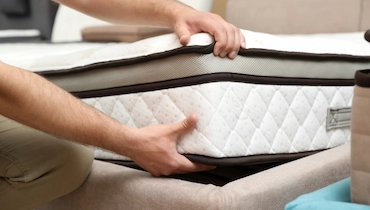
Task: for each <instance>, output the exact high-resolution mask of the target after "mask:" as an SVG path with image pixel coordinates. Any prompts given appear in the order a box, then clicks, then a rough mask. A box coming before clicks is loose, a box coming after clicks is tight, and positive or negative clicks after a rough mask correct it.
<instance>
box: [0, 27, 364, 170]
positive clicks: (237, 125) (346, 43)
mask: <svg viewBox="0 0 370 210" xmlns="http://www.w3.org/2000/svg"><path fill="white" fill-rule="evenodd" d="M243 33H244V35H245V37H246V40H247V46H248V49H246V50H241V52H240V56H238V57H237V58H236V59H235V60H228V59H221V58H218V57H215V56H213V54H212V44H213V39H212V38H211V37H210V36H209V35H207V34H197V35H194V36H193V37H192V41H191V43H190V44H189V45H188V46H186V47H181V45H180V44H179V42H178V40H177V38H176V36H175V35H173V34H169V35H164V36H160V37H154V38H151V39H147V40H143V41H139V42H136V43H132V44H126V43H60V44H56V43H54V44H50V43H49V44H48V43H31V44H14V43H13V44H1V45H0V60H2V61H3V62H5V63H9V64H12V65H15V66H19V67H22V68H25V69H28V70H31V71H34V72H37V73H40V74H43V75H44V76H45V77H47V78H48V79H49V80H51V81H52V82H54V83H56V84H57V85H59V86H61V87H63V88H64V89H66V90H68V91H70V92H72V93H74V94H75V95H77V96H79V97H81V98H82V100H83V101H84V102H86V103H87V104H89V105H91V106H93V107H95V108H97V109H99V110H101V111H103V112H104V113H106V114H108V115H110V116H112V117H113V118H116V119H117V120H119V121H120V122H122V123H124V124H127V125H129V126H133V127H143V126H147V125H150V124H153V123H174V122H178V121H180V120H182V119H184V118H185V116H187V115H189V114H191V113H195V114H196V115H197V116H198V118H199V123H198V125H197V127H196V129H195V130H194V131H192V132H191V133H189V134H187V135H185V136H183V138H182V139H181V141H180V142H179V144H178V151H179V152H180V153H182V154H186V155H187V156H188V157H189V158H191V159H193V160H195V161H199V162H204V163H209V164H216V165H217V164H221V165H222V164H224V165H225V164H226V165H230V164H246V163H258V162H265V161H275V160H278V159H286V158H289V157H290V156H294V155H297V154H298V156H299V155H300V154H302V155H304V154H308V153H309V152H313V151H320V150H324V149H327V148H332V147H335V146H338V145H341V144H345V143H347V142H348V141H349V140H350V128H349V121H350V106H351V100H352V91H353V87H352V86H353V84H354V83H353V78H354V72H355V71H356V70H359V69H364V68H370V44H369V43H367V42H366V41H365V40H364V39H363V33H351V34H331V35H329V34H319V35H306V36H304V35H296V36H272V35H268V34H262V33H255V32H251V31H243ZM96 158H99V159H114V160H127V158H125V157H122V156H119V155H116V154H113V153H111V152H109V151H104V150H101V149H99V148H97V149H96Z"/></svg>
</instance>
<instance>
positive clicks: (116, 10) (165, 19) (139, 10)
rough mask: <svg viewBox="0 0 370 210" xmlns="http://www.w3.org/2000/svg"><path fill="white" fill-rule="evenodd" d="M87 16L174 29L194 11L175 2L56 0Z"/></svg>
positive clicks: (115, 21)
mask: <svg viewBox="0 0 370 210" xmlns="http://www.w3.org/2000/svg"><path fill="white" fill-rule="evenodd" d="M56 1H57V2H59V3H62V4H64V5H67V6H69V7H71V8H74V9H76V10H79V11H81V12H83V13H85V14H87V15H90V16H93V17H96V18H99V19H102V20H105V21H108V22H111V23H116V24H142V25H160V26H168V27H174V25H175V22H176V19H177V17H178V16H179V15H181V14H184V13H187V12H192V11H193V9H192V8H190V7H188V6H186V5H184V4H182V3H180V2H178V1H175V0H104V1H102V0H56Z"/></svg>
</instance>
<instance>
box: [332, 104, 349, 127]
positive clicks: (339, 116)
mask: <svg viewBox="0 0 370 210" xmlns="http://www.w3.org/2000/svg"><path fill="white" fill-rule="evenodd" d="M350 125H351V107H335V108H328V115H327V117H326V130H330V129H335V128H342V127H348V126H350Z"/></svg>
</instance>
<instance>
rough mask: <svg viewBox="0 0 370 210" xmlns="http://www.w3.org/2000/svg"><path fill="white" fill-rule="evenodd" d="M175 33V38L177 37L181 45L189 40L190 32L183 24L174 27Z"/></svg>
mask: <svg viewBox="0 0 370 210" xmlns="http://www.w3.org/2000/svg"><path fill="white" fill-rule="evenodd" d="M175 33H176V35H177V38H179V40H180V43H181V44H182V45H187V44H188V43H189V42H190V37H191V34H190V31H189V29H188V28H187V27H186V25H185V24H182V25H179V26H178V27H176V29H175Z"/></svg>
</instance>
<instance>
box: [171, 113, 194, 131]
mask: <svg viewBox="0 0 370 210" xmlns="http://www.w3.org/2000/svg"><path fill="white" fill-rule="evenodd" d="M197 122H198V118H197V116H196V115H195V114H192V115H189V116H188V117H187V118H186V119H185V120H183V121H181V122H179V123H176V124H174V126H175V128H174V132H175V133H176V134H178V135H180V136H181V135H184V134H186V133H188V132H190V131H191V130H193V129H194V128H195V126H196V125H197Z"/></svg>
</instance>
